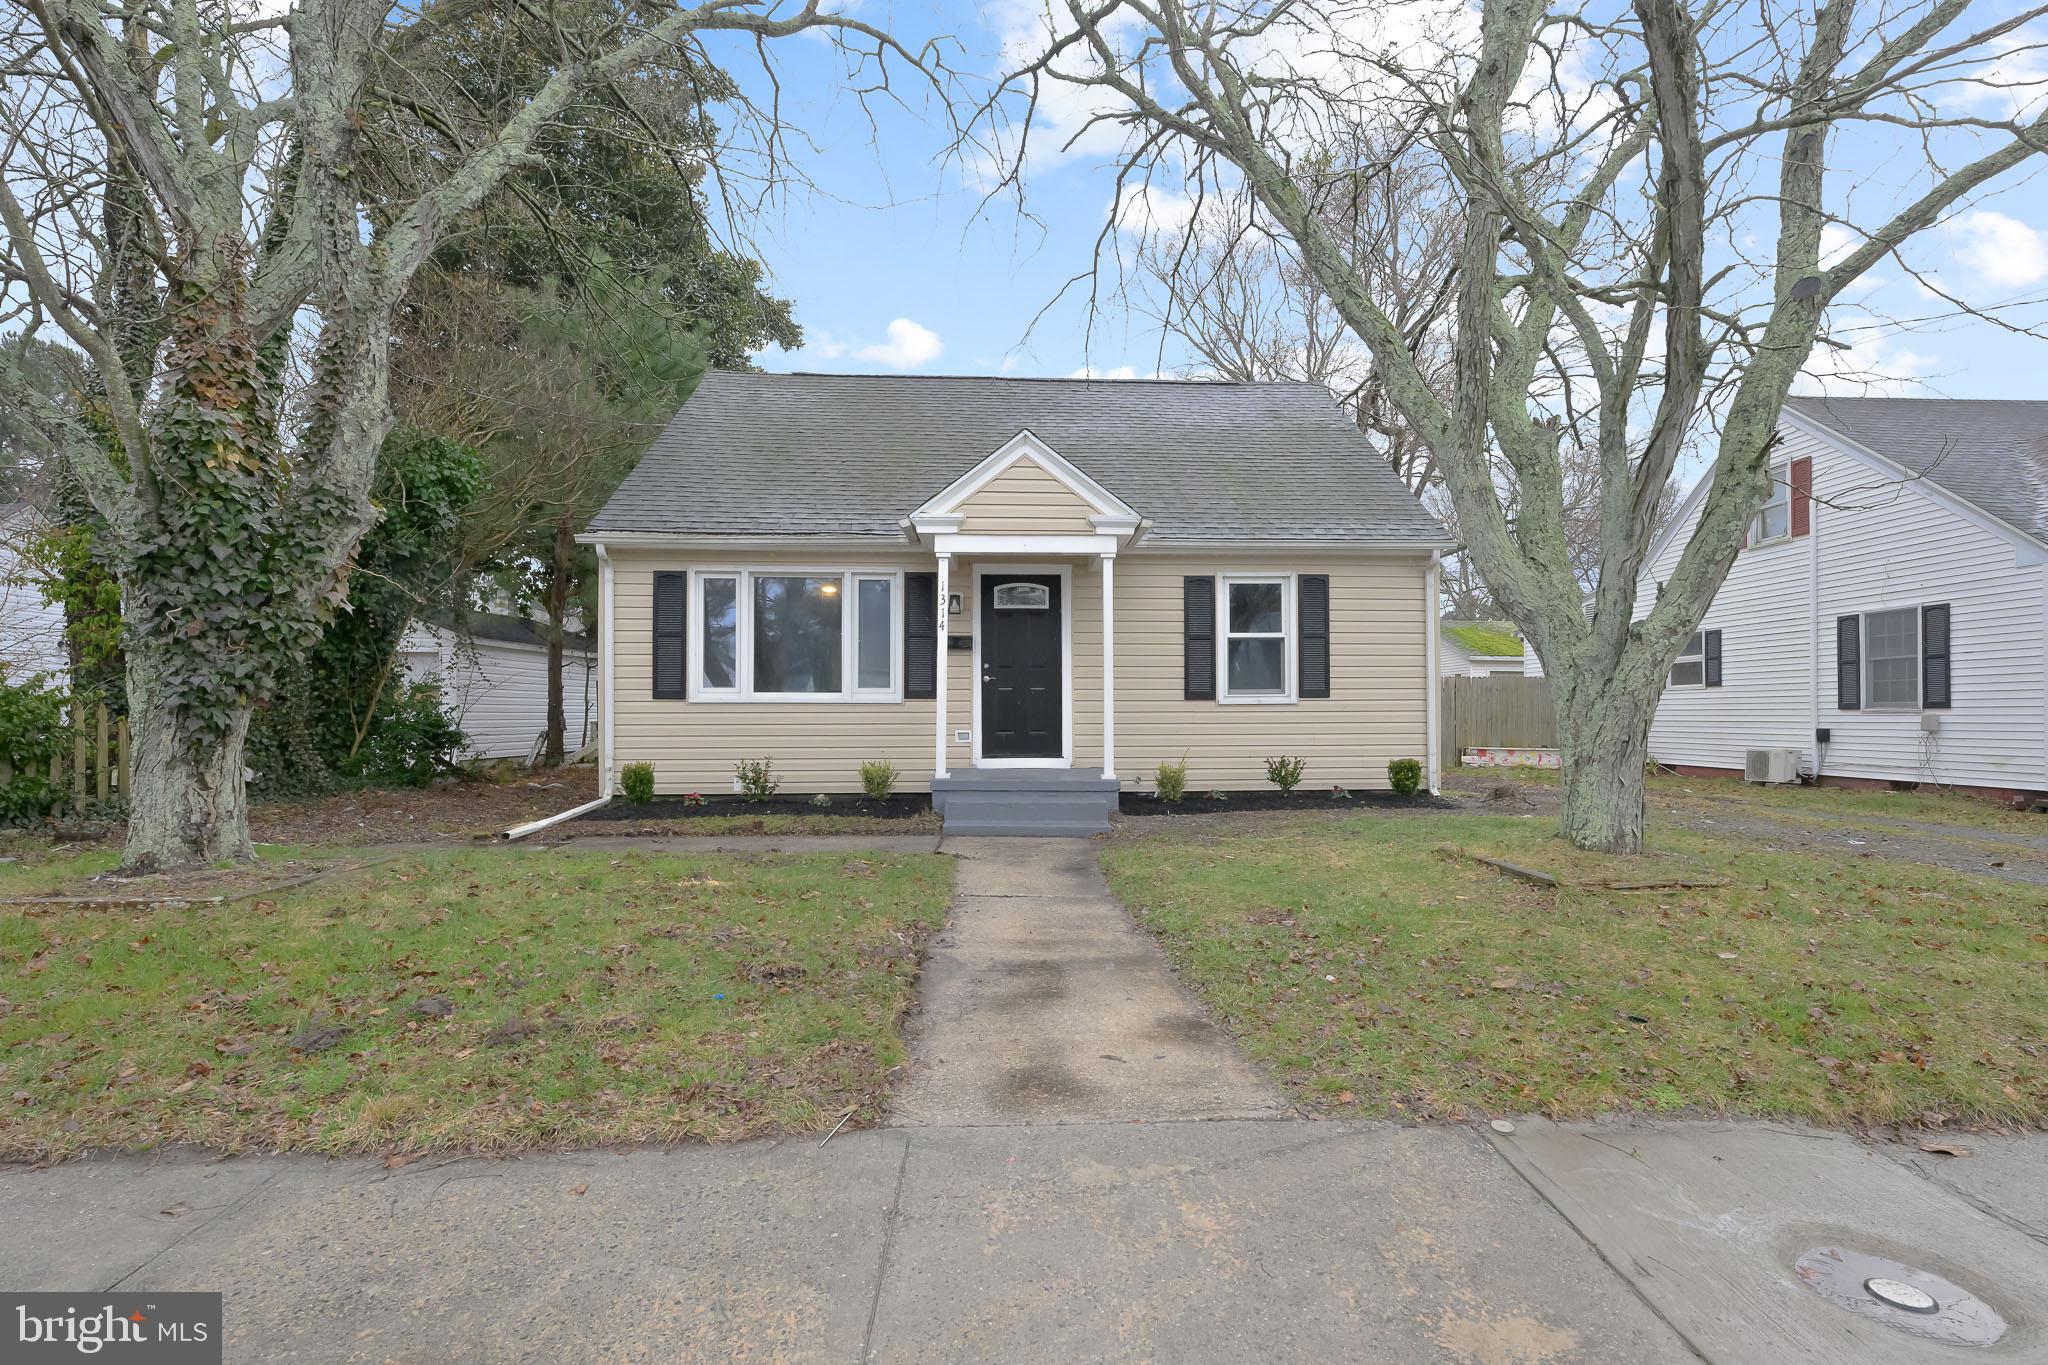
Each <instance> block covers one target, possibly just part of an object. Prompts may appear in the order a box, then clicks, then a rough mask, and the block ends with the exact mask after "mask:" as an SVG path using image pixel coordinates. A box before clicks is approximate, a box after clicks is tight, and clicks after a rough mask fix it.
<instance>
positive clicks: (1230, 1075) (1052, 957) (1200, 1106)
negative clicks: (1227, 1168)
mask: <svg viewBox="0 0 2048 1365" xmlns="http://www.w3.org/2000/svg"><path fill="white" fill-rule="evenodd" d="M944 848H945V851H946V852H948V853H951V854H953V855H954V856H955V857H956V858H957V859H958V860H959V864H958V869H957V871H956V873H955V883H954V885H955V898H954V902H953V911H952V915H951V916H950V917H949V919H948V920H947V923H946V928H945V930H944V931H943V932H942V933H941V934H940V935H939V937H938V939H937V941H936V942H934V943H933V944H932V946H931V948H930V949H929V951H928V953H927V955H926V958H925V967H924V980H923V983H922V987H921V990H920V992H919V994H920V1002H921V1003H920V1007H919V1011H918V1014H917V1017H916V1018H915V1019H914V1020H913V1021H912V1024H911V1047H912V1054H911V1064H910V1070H909V1073H908V1075H906V1076H905V1077H903V1078H902V1080H901V1081H900V1083H899V1084H898V1086H897V1088H896V1089H895V1091H894V1093H893V1095H892V1098H891V1102H890V1107H889V1121H890V1122H891V1123H894V1124H898V1125H904V1126H920V1125H928V1124H956V1125H957V1124H990V1123H1073V1122H1078V1121H1082V1120H1088V1119H1153V1120H1158V1119H1221V1118H1281V1117H1285V1116H1288V1115H1290V1114H1291V1113H1292V1112H1293V1110H1292V1108H1291V1106H1290V1105H1289V1104H1288V1103H1287V1101H1286V1099H1285V1098H1284V1097H1283V1096H1282V1095H1281V1094H1280V1092H1279V1090H1278V1089H1277V1088H1276V1087H1275V1086H1274V1085H1273V1083H1272V1082H1271V1081H1270V1080H1268V1079H1266V1077H1265V1076H1264V1075H1263V1074H1262V1073H1260V1072H1259V1071H1258V1070H1256V1069H1255V1068H1254V1067H1253V1066H1252V1064H1251V1063H1250V1062H1248V1061H1247V1060H1245V1058H1244V1057H1243V1055H1242V1054H1240V1053H1239V1052H1238V1050H1237V1047H1236V1045H1235V1044H1234V1043H1233V1042H1232V1041H1231V1040H1230V1038H1229V1036H1228V1035H1227V1034H1225V1033H1224V1032H1223V1030H1222V1029H1221V1028H1219V1027H1217V1025H1216V1023H1215V1021H1213V1020H1212V1019H1210V1018H1209V1016H1208V1014H1207V1013H1206V1012H1205V1011H1204V1010H1203V1008H1202V1006H1201V1005H1200V1004H1199V1003H1197V1002H1196V1000H1195V999H1194V998H1193V997H1192V996H1191V995H1189V994H1188V993H1187V992H1186V991H1184V990H1182V989H1181V987H1180V984H1179V983H1178V982H1177V981H1175V980H1174V976H1173V972H1172V970H1171V969H1170V968H1169V967H1168V966H1167V963H1166V954H1165V953H1164V952H1162V951H1161V950H1160V947H1159V945H1158V943H1156V942H1155V941H1154V940H1153V939H1152V937H1151V936H1150V935H1149V934H1146V933H1144V932H1143V931H1142V930H1140V929H1139V928H1138V927H1137V926H1136V925H1134V924H1132V923H1131V921H1130V918H1129V916H1127V915H1126V914H1125V913H1124V911H1123V908H1122V907H1121V906H1119V905H1118V904H1117V903H1116V901H1115V900H1113V899H1112V898H1111V897H1110V894H1109V884H1108V883H1107V882H1106V881H1104V880H1103V876H1102V871H1101V869H1100V868H1099V867H1098V866H1097V865H1096V845H1095V843H1094V841H1092V840H1088V839H948V840H946V841H945V844H944Z"/></svg>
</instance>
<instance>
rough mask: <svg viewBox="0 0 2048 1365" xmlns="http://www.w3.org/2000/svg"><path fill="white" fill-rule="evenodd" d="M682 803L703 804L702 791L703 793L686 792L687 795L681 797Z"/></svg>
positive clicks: (689, 804) (687, 804) (690, 804)
mask: <svg viewBox="0 0 2048 1365" xmlns="http://www.w3.org/2000/svg"><path fill="white" fill-rule="evenodd" d="M683 804H684V805H686V806H701V805H703V804H704V793H703V792H690V793H688V794H687V795H685V796H684V797H683Z"/></svg>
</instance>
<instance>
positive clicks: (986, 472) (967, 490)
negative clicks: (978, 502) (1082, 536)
mask: <svg viewBox="0 0 2048 1365" xmlns="http://www.w3.org/2000/svg"><path fill="white" fill-rule="evenodd" d="M1024 459H1029V460H1031V461H1032V462H1033V463H1034V464H1036V465H1038V466H1039V467H1040V468H1042V469H1043V470H1045V472H1046V473H1048V474H1050V475H1052V476H1053V478H1055V479H1057V480H1059V482H1060V483H1062V484H1064V485H1066V488H1067V491H1068V492H1070V493H1072V494H1073V495H1074V496H1075V497H1077V498H1079V499H1081V501H1083V502H1085V503H1087V504H1088V505H1089V507H1090V508H1092V509H1093V510H1094V511H1095V512H1096V513H1097V514H1098V515H1100V516H1106V517H1108V516H1113V517H1128V518H1129V519H1130V522H1131V526H1132V528H1135V527H1136V526H1137V524H1138V513H1137V511H1136V510H1135V509H1133V508H1132V507H1131V505H1130V504H1129V503H1127V502H1125V501H1124V500H1123V499H1122V498H1119V497H1118V496H1117V495H1116V494H1114V493H1112V492H1110V491H1109V490H1108V489H1107V488H1104V487H1103V486H1102V485H1101V484H1099V483H1097V482H1096V481H1095V480H1094V479H1092V478H1090V477H1088V475H1087V474H1085V473H1083V472H1082V471H1081V470H1080V469H1079V468H1077V467H1076V466H1075V465H1074V464H1073V463H1072V462H1070V461H1069V460H1068V459H1067V458H1066V457H1065V456H1063V455H1061V454H1060V453H1059V452H1058V451H1057V450H1054V449H1053V448H1052V447H1051V446H1049V445H1047V444H1046V443H1045V442H1043V441H1041V440H1039V439H1038V437H1036V436H1034V435H1033V434H1032V432H1031V428H1029V427H1025V428H1024V429H1023V430H1021V431H1019V432H1018V433H1017V434H1016V435H1015V436H1012V437H1011V438H1010V439H1009V440H1007V441H1005V442H1003V443H1002V444H1001V445H1000V446H998V447H996V448H995V450H993V451H991V452H990V453H989V454H988V455H987V456H985V457H984V458H983V459H982V460H981V462H980V463H979V464H977V465H975V466H974V468H972V469H970V470H968V471H967V472H966V473H965V474H962V475H961V476H960V477H959V478H957V479H955V480H953V482H951V483H949V484H947V485H946V486H945V487H944V488H943V489H941V490H939V493H938V495H937V496H935V497H933V498H931V499H929V500H928V501H926V502H925V504H924V505H923V506H922V507H920V508H918V509H917V510H916V511H915V512H912V513H911V514H910V521H911V524H912V525H913V526H916V527H917V529H918V530H919V531H923V530H924V529H925V527H924V526H923V525H922V524H921V523H922V522H924V521H926V520H928V519H934V518H938V517H945V516H949V515H951V514H953V513H955V512H957V511H958V510H959V507H960V504H961V503H963V502H965V501H967V500H968V499H969V498H971V497H973V496H974V495H975V494H976V493H979V492H980V491H981V490H982V489H983V488H985V487H987V486H988V484H989V483H990V482H992V481H993V480H994V479H995V478H996V476H997V475H999V474H1001V473H1002V472H1003V471H1004V470H1006V469H1008V468H1009V467H1010V466H1011V465H1014V464H1016V463H1017V462H1018V461H1019V460H1024Z"/></svg>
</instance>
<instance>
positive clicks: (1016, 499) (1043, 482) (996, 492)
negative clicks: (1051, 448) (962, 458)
mask: <svg viewBox="0 0 2048 1365" xmlns="http://www.w3.org/2000/svg"><path fill="white" fill-rule="evenodd" d="M956 510H957V511H958V512H959V513H960V515H961V516H963V517H965V518H966V520H965V521H963V522H962V523H961V524H960V529H961V531H962V532H964V533H966V534H969V535H991V536H1003V535H1088V534H1090V533H1092V532H1093V531H1094V529H1095V527H1094V526H1093V524H1091V523H1090V522H1089V520H1088V517H1089V514H1090V513H1091V512H1093V511H1094V510H1095V509H1093V508H1092V507H1090V506H1089V505H1088V504H1087V502H1086V501H1085V500H1083V499H1082V498H1080V497H1077V496H1076V495H1075V493H1074V491H1073V490H1072V489H1070V488H1068V487H1067V486H1066V485H1065V484H1063V483H1061V482H1060V481H1059V480H1058V479H1056V478H1054V477H1053V476H1052V475H1051V474H1049V473H1047V472H1046V469H1045V466H1043V465H1041V464H1039V463H1038V462H1037V461H1035V460H1032V459H1028V458H1027V459H1020V460H1018V461H1017V462H1016V463H1015V464H1013V465H1011V466H1010V467H1009V468H1008V469H1005V470H1004V471H1003V472H1002V473H1000V474H998V475H996V476H995V477H994V478H993V479H990V480H989V481H988V482H987V483H986V484H983V485H982V486H981V487H980V488H979V489H977V490H975V493H974V496H973V497H970V498H968V499H967V500H966V501H964V502H962V503H961V504H960V505H959V507H958V508H957V509H956Z"/></svg>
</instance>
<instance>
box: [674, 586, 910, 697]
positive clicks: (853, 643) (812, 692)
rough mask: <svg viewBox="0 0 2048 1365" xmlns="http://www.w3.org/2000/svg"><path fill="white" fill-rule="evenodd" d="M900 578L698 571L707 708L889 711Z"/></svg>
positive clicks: (701, 685)
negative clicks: (832, 706)
mask: <svg viewBox="0 0 2048 1365" xmlns="http://www.w3.org/2000/svg"><path fill="white" fill-rule="evenodd" d="M898 577H899V575H897V574H894V573H857V572H849V571H840V572H836V573H835V572H830V571H826V572H802V573H788V572H780V571H774V570H760V571H748V570H734V571H730V572H718V571H700V572H699V573H697V575H696V582H697V592H696V601H695V603H694V606H695V611H694V612H693V616H694V618H695V622H696V629H695V632H694V634H693V637H692V639H691V652H692V654H693V655H694V658H693V661H692V667H693V668H694V669H695V674H696V678H697V695H698V696H699V697H701V698H703V699H705V700H709V701H736V700H762V701H848V700H857V701H893V700H895V699H896V697H897V696H898V695H899V693H898V679H897V668H898V665H897V662H896V661H897V659H898V658H900V657H901V655H902V652H903V650H902V634H903V632H902V620H901V617H900V611H901V609H900V606H899V600H900V598H899V589H898V586H897V580H898Z"/></svg>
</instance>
